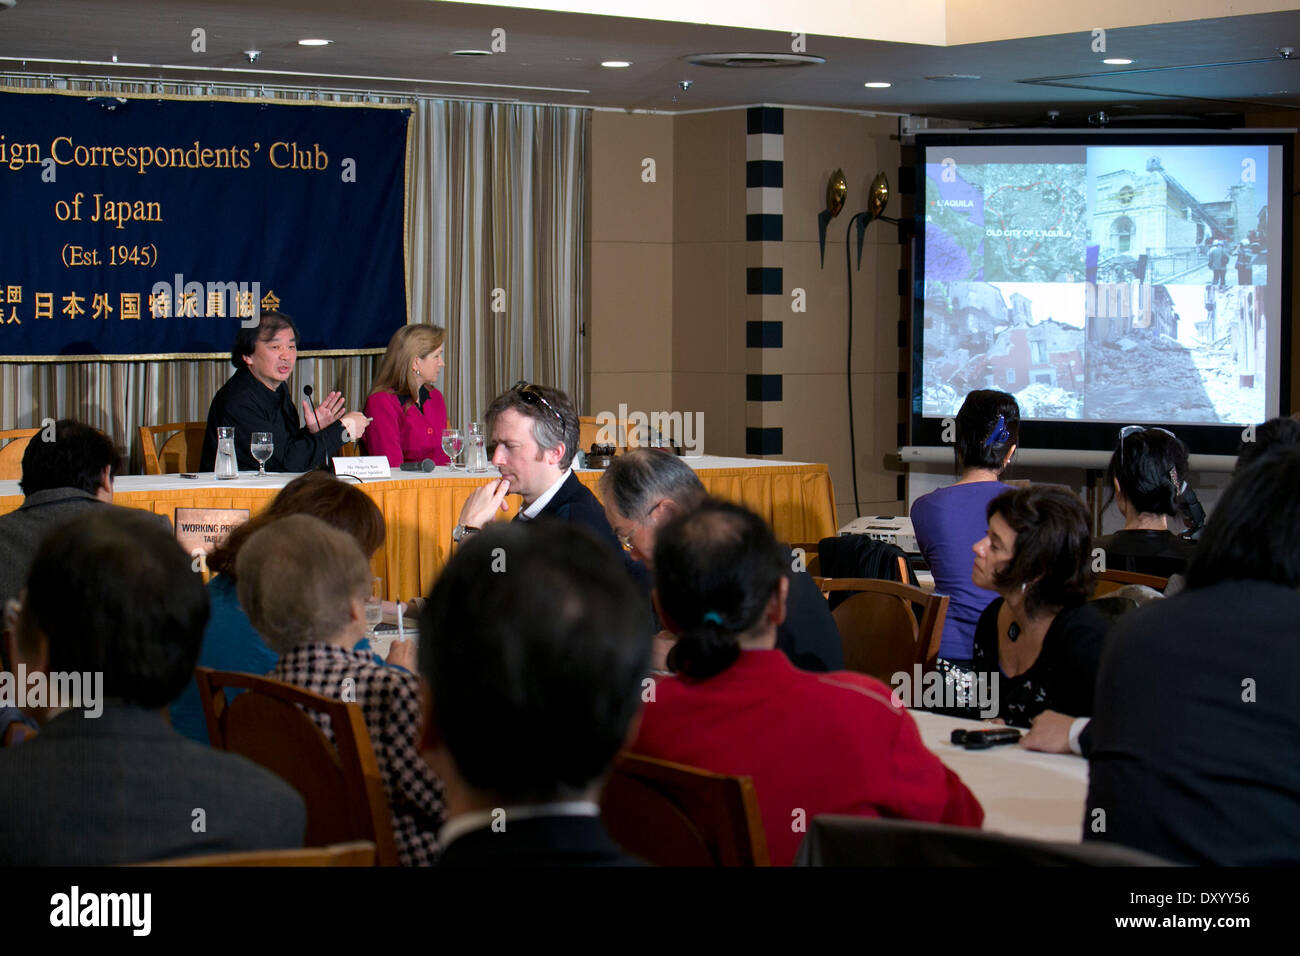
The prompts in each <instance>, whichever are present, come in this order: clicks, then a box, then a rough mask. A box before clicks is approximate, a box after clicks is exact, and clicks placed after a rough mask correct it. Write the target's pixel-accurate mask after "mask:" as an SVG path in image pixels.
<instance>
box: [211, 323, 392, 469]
mask: <svg viewBox="0 0 1300 956" xmlns="http://www.w3.org/2000/svg"><path fill="white" fill-rule="evenodd" d="M297 359H298V329H297V327H296V326H295V325H294V324H293V320H292V319H290V318H289V317H288V316H287V315H284V314H282V313H280V312H263V313H262V321H261V323H260V324H258V325H257V326H256V327H255V328H241V329H240V330H239V335H238V337H237V338H236V339H235V347H234V349H232V350H231V353H230V364H232V365H233V366H235V368H236V369H237V370H238V371H236V372H235V374H234V375H232V376H231V377H230V380H229V381H227V382H226V384H225V385H223V386H221V388H220V389H219V390H218V391H217V394H216V396H215V397H213V399H212V405H211V406H210V407H209V408H208V429H207V432H206V433H205V434H204V436H203V453H202V455H201V457H200V459H199V469H200V470H201V471H211V470H212V469H213V467H214V465H215V464H216V460H217V429H218V428H222V427H233V428H234V429H235V460H236V461H237V462H238V463H239V468H240V470H242V471H256V470H257V460H256V459H255V458H254V457H253V454H252V452H251V451H250V450H249V444H250V442H251V441H252V437H253V432H270V433H271V435H272V439H273V441H274V443H275V450H274V451H272V453H271V457H270V458H269V459H268V460H267V462H266V470H267V471H310V470H311V469H312V468H315V467H316V466H317V465H320V464H323V463H324V462H325V459H326V456H327V455H334V454H337V453H338V450H339V449H340V448H342V447H343V445H345V444H346V443H347V442H349V441H353V440H355V439H357V438H360V437H361V436H362V434H364V433H365V430H366V424H367V419H366V417H365V416H364V415H362V414H361V413H360V412H344V411H343V396H342V395H340V394H339V393H338V392H331V393H330V394H329V395H328V396H326V398H325V401H323V402H321V404H320V405H319V406H317V407H316V409H315V413H314V414H313V411H312V408H311V404H310V402H308V401H306V400H304V401H303V403H302V407H303V417H304V419H305V421H306V425H302V426H299V424H298V410H297V409H296V408H295V407H294V402H293V399H292V398H291V397H290V395H289V386H288V384H287V383H288V381H289V377H290V376H291V375H292V374H293V368H294V365H295V363H296V362H297Z"/></svg>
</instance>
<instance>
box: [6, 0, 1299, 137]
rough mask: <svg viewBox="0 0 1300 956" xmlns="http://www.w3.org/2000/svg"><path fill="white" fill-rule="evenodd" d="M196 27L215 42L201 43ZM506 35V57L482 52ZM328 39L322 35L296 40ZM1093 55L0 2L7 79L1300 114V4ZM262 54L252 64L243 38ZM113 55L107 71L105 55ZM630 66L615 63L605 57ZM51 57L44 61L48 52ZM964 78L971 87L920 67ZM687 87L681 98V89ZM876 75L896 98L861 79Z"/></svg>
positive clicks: (961, 113)
mask: <svg viewBox="0 0 1300 956" xmlns="http://www.w3.org/2000/svg"><path fill="white" fill-rule="evenodd" d="M196 28H201V29H202V30H204V31H205V40H206V52H202V53H196V52H193V50H192V36H193V33H192V31H193V30H195V29H196ZM498 28H499V29H501V30H504V31H505V33H504V39H505V44H506V49H505V52H503V53H497V54H495V55H493V56H486V57H476V58H469V59H466V58H458V57H453V56H451V55H450V51H452V50H455V49H463V48H474V49H488V48H489V47H490V46H491V45H492V42H493V31H494V30H496V29H498ZM316 36H320V37H325V38H327V39H331V40H333V41H334V43H333V44H331V45H330V46H328V47H324V48H317V49H307V48H302V47H299V46H297V44H296V41H297V40H298V39H300V38H304V37H316ZM1106 40H1107V51H1106V54H1105V55H1108V56H1128V57H1131V58H1132V59H1133V60H1134V61H1135V62H1134V63H1133V65H1132V66H1128V67H1123V66H1118V67H1117V66H1103V65H1102V64H1101V63H1100V60H1101V58H1102V56H1103V55H1102V54H1100V53H1095V52H1093V50H1092V38H1091V36H1090V35H1088V34H1085V33H1073V34H1067V35H1059V36H1051V37H1037V38H1031V39H1023V40H1008V41H1002V42H997V43H980V44H970V45H965V46H955V47H934V46H924V45H919V44H903V43H885V42H879V41H867V40H851V39H843V38H834V37H822V36H811V35H810V36H808V37H807V41H806V44H807V45H806V52H807V53H809V54H813V55H815V56H820V57H823V58H825V61H826V62H825V63H824V64H823V65H819V66H810V67H799V68H781V69H771V68H769V69H758V70H754V69H751V70H730V69H719V68H709V67H702V66H695V65H692V64H690V63H688V62H687V58H688V57H689V56H690V55H692V54H699V53H715V52H741V51H753V52H786V53H788V52H790V48H791V35H790V34H789V33H784V32H770V31H758V30H741V29H732V28H723V27H708V26H698V25H690V24H679V23H664V22H658V21H652V20H644V19H630V18H621V17H603V16H588V15H580V14H563V13H549V12H541V11H532V10H518V9H506V8H501V7H495V6H476V5H470V4H458V3H432V2H429V0H366V2H364V3H360V2H356V0H348V2H341V0H314V2H313V0H279V2H277V3H275V4H274V5H272V4H271V3H269V2H266V0H216V2H205V0H171V2H166V3H160V2H156V0H18V4H17V6H16V7H15V8H13V9H11V10H7V11H3V12H0V57H3V58H4V59H0V71H4V72H10V73H13V72H27V73H38V74H48V73H55V74H68V73H72V74H79V75H93V76H121V77H137V78H139V77H148V78H152V79H165V80H184V81H187V82H195V81H201V82H209V81H211V82H214V83H216V84H218V85H221V84H230V83H236V82H243V83H252V84H257V85H261V84H265V85H267V86H276V85H287V86H296V87H301V86H305V87H339V88H344V89H350V90H362V91H374V92H376V93H379V92H401V93H418V94H421V95H428V96H446V97H457V98H463V97H475V98H486V99H493V100H507V101H510V100H517V101H522V102H538V103H561V104H569V105H576V106H590V107H606V108H628V109H646V110H664V111H680V110H700V109H717V108H720V107H728V106H741V105H747V104H754V103H772V104H782V105H801V106H819V107H830V108H838V109H855V110H864V111H875V112H883V113H906V114H914V115H922V116H932V117H943V118H950V119H956V120H965V121H975V122H983V123H994V124H1037V123H1041V122H1045V117H1046V116H1047V113H1048V111H1049V110H1056V111H1059V112H1060V114H1061V116H1060V118H1059V120H1057V121H1056V122H1057V123H1058V124H1059V125H1066V124H1086V123H1087V122H1088V120H1087V117H1088V116H1089V115H1090V114H1095V113H1097V112H1099V111H1103V110H1104V111H1105V112H1106V113H1108V114H1109V115H1110V116H1111V117H1112V120H1111V122H1112V125H1114V124H1115V123H1123V122H1128V123H1142V124H1147V125H1153V124H1160V123H1162V122H1165V123H1177V124H1178V125H1191V124H1193V123H1197V122H1205V123H1209V124H1218V125H1226V124H1229V123H1232V122H1235V121H1237V120H1239V118H1240V116H1241V114H1243V113H1249V112H1255V111H1265V110H1267V111H1278V110H1286V111H1290V110H1300V52H1298V54H1297V57H1296V58H1294V59H1291V60H1285V59H1282V58H1281V57H1279V56H1278V55H1277V54H1276V53H1275V51H1276V50H1277V48H1278V47H1280V46H1284V45H1294V46H1295V47H1296V48H1297V51H1300V11H1288V12H1284V13H1272V14H1259V15H1255V16H1243V17H1228V18H1222V19H1215V20H1198V21H1191V22H1185V23H1175V24H1165V25H1159V26H1148V27H1131V28H1126V29H1116V30H1110V31H1108V34H1107V38H1106ZM247 49H257V50H260V51H261V57H260V58H259V59H258V61H257V63H256V65H255V66H250V64H249V62H248V60H247V58H246V57H245V56H244V55H243V52H242V51H244V50H247ZM113 56H116V57H117V58H118V65H116V66H114V65H112V64H111V62H110V61H111V60H112V57H113ZM613 58H616V59H623V60H630V61H632V63H633V65H632V66H631V67H630V68H628V69H624V70H610V69H605V68H602V67H601V66H600V65H599V64H600V61H601V60H604V59H613ZM49 61H55V62H49ZM951 74H971V75H975V76H978V77H980V79H978V80H970V81H964V82H942V81H937V80H934V79H928V78H927V77H934V76H947V75H951ZM683 80H689V81H691V84H692V85H691V88H690V89H689V91H683V90H682V89H681V88H680V83H681V81H683ZM869 80H886V81H889V82H891V83H892V84H893V86H892V87H891V88H890V89H887V90H868V89H865V88H864V87H863V83H864V82H866V81H869Z"/></svg>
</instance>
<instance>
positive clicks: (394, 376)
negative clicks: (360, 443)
mask: <svg viewBox="0 0 1300 956" xmlns="http://www.w3.org/2000/svg"><path fill="white" fill-rule="evenodd" d="M446 337H447V334H446V332H445V331H444V330H443V329H439V328H436V327H435V326H432V325H404V326H402V327H401V328H400V329H398V330H397V331H396V332H395V333H393V337H392V339H391V340H390V341H389V343H388V351H387V352H385V353H384V359H383V361H382V362H381V363H380V365H379V373H378V374H377V375H376V376H375V382H374V391H372V392H371V393H370V397H369V398H368V399H366V417H367V418H370V419H372V421H371V423H370V425H369V426H368V427H367V429H366V435H365V440H364V443H365V446H366V454H367V455H387V456H388V462H389V464H390V465H392V466H393V467H394V468H399V467H401V465H402V463H403V462H406V461H422V460H424V459H425V458H429V459H432V460H433V462H434V464H437V465H445V464H447V463H448V462H449V461H450V459H449V458H448V457H447V456H446V454H445V453H444V452H443V450H442V430H443V429H444V428H446V427H447V403H446V402H444V401H443V398H442V392H440V391H438V389H436V388H435V387H434V384H433V383H434V382H435V381H437V378H438V375H439V373H440V372H441V371H442V369H443V366H444V365H445V364H446V363H445V362H444V361H443V358H442V352H443V347H444V344H445V341H446Z"/></svg>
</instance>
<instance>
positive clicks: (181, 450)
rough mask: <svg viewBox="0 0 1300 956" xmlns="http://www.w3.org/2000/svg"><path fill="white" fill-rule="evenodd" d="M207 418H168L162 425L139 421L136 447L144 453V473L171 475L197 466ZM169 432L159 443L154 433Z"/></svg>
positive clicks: (201, 450) (201, 452) (201, 451)
mask: <svg viewBox="0 0 1300 956" xmlns="http://www.w3.org/2000/svg"><path fill="white" fill-rule="evenodd" d="M207 428H208V423H207V422H170V423H168V424H166V425H141V426H140V449H141V451H142V452H143V453H144V473H145V474H146V475H175V474H179V473H181V472H187V473H194V472H197V471H198V470H199V458H200V456H201V455H202V454H203V435H204V433H205V432H206V431H207ZM164 434H170V437H169V438H166V439H164V441H163V443H162V445H161V446H159V445H157V444H156V438H157V436H158V435H164Z"/></svg>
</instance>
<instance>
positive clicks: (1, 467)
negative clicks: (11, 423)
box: [0, 428, 40, 481]
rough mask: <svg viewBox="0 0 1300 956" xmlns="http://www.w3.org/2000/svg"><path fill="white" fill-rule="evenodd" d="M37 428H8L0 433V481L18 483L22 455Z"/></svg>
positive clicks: (20, 475) (21, 471)
mask: <svg viewBox="0 0 1300 956" xmlns="http://www.w3.org/2000/svg"><path fill="white" fill-rule="evenodd" d="M39 431H40V429H39V428H8V429H5V430H4V431H0V442H3V443H4V444H3V445H2V446H0V480H2V481H18V480H19V479H20V478H22V476H23V453H24V452H25V451H27V443H28V442H30V441H31V440H32V436H34V435H36V434H37V433H38V432H39Z"/></svg>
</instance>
